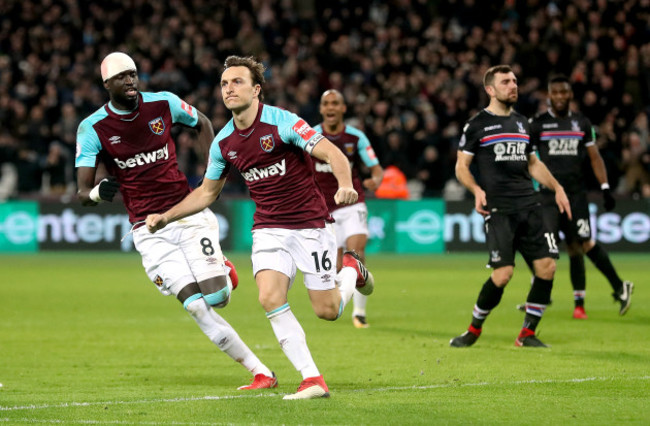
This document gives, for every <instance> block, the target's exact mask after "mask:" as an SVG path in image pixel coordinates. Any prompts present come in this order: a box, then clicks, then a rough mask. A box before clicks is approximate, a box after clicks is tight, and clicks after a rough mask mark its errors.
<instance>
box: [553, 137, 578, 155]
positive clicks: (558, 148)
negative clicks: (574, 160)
mask: <svg viewBox="0 0 650 426" xmlns="http://www.w3.org/2000/svg"><path fill="white" fill-rule="evenodd" d="M579 142H580V141H579V140H578V139H568V138H561V139H551V140H550V141H549V142H548V154H549V155H571V156H576V155H578V144H579Z"/></svg>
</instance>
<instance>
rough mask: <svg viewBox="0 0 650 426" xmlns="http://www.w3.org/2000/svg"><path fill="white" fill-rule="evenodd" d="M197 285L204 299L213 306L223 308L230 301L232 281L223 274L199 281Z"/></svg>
mask: <svg viewBox="0 0 650 426" xmlns="http://www.w3.org/2000/svg"><path fill="white" fill-rule="evenodd" d="M199 287H200V288H201V292H202V293H203V298H204V299H205V301H206V302H207V303H208V305H210V306H212V307H214V308H223V307H225V306H226V305H228V303H229V302H230V293H231V292H232V281H230V279H229V278H228V277H227V276H225V275H220V276H216V277H213V278H209V279H207V280H204V281H201V282H200V283H199Z"/></svg>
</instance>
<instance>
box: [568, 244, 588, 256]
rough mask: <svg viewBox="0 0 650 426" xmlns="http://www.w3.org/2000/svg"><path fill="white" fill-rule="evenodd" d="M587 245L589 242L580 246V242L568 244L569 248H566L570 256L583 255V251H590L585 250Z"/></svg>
mask: <svg viewBox="0 0 650 426" xmlns="http://www.w3.org/2000/svg"><path fill="white" fill-rule="evenodd" d="M585 244H587V242H585V243H582V244H580V243H578V242H573V243H571V244H567V246H566V251H567V254H568V255H569V256H578V255H581V254H582V253H583V251H588V250H587V249H585Z"/></svg>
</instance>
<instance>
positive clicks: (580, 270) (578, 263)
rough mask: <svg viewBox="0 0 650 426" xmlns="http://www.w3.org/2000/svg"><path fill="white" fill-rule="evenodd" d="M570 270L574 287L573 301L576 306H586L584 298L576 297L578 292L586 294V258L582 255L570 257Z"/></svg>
mask: <svg viewBox="0 0 650 426" xmlns="http://www.w3.org/2000/svg"><path fill="white" fill-rule="evenodd" d="M569 269H570V274H571V285H572V286H573V300H574V302H575V305H576V306H584V304H585V299H584V297H579V296H576V292H582V293H579V294H584V291H585V288H586V287H587V283H586V280H585V258H584V257H583V256H582V255H581V254H578V255H575V256H569Z"/></svg>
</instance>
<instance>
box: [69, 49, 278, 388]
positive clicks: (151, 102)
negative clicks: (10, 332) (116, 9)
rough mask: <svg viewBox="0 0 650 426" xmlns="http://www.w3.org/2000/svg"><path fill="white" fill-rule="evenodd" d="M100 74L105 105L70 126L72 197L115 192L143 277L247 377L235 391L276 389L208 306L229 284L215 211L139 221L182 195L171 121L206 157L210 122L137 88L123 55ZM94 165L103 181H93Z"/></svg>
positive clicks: (167, 97) (96, 197)
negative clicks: (73, 137) (153, 222)
mask: <svg viewBox="0 0 650 426" xmlns="http://www.w3.org/2000/svg"><path fill="white" fill-rule="evenodd" d="M101 75H102V80H103V81H104V87H105V88H106V90H107V91H108V94H109V97H110V102H108V103H107V104H105V105H104V106H102V107H101V108H100V109H98V110H97V111H95V112H94V113H93V114H91V115H90V116H89V117H88V118H86V119H85V120H83V121H82V122H81V124H80V125H79V129H78V131H77V154H76V160H75V163H76V167H77V184H78V187H79V192H78V197H79V199H80V200H81V202H82V204H83V205H84V206H96V205H97V204H98V203H100V202H104V201H113V198H114V197H115V194H116V193H117V191H118V190H119V191H120V192H121V193H122V198H123V199H124V204H125V206H126V210H127V211H128V213H129V220H130V221H131V223H132V224H133V228H132V230H133V241H134V243H135V248H136V249H137V250H138V252H140V254H141V255H142V264H143V266H144V268H145V270H146V273H147V275H148V276H149V279H150V280H151V281H152V282H153V283H154V284H155V285H156V287H157V288H158V290H160V292H161V293H162V294H164V295H170V294H173V295H174V296H175V297H176V298H177V299H178V301H179V302H181V303H182V304H183V307H184V308H185V310H186V311H187V312H188V313H189V314H190V316H191V317H192V318H193V319H194V321H196V323H197V324H198V326H199V328H201V331H203V333H205V335H206V336H208V338H209V339H210V340H211V341H212V342H213V343H214V344H215V345H217V347H218V348H219V349H221V350H222V351H223V352H225V353H226V354H228V355H229V356H230V357H231V358H232V359H234V360H235V361H237V362H238V363H240V364H241V365H242V366H244V367H245V368H246V369H248V370H249V371H250V372H251V373H252V374H253V382H252V383H251V384H250V385H246V386H242V387H240V389H260V388H272V387H276V386H277V379H276V378H275V375H274V374H273V372H271V370H269V369H268V368H267V367H266V365H264V364H263V363H262V362H261V361H260V360H259V359H258V358H257V356H255V354H254V353H253V352H252V351H251V350H250V349H249V348H248V346H246V344H245V343H244V342H243V341H242V339H241V338H240V337H239V335H238V334H237V332H236V331H235V330H234V329H233V328H232V327H231V326H230V324H228V323H227V322H226V320H225V319H223V318H222V317H221V316H220V315H219V314H217V313H216V312H215V311H214V310H213V309H212V308H213V307H214V308H222V307H224V306H226V305H227V304H228V302H229V301H230V292H231V289H232V288H234V286H236V284H237V276H236V273H235V271H234V269H232V268H233V266H232V264H231V263H230V262H228V261H227V260H226V259H225V257H224V256H223V254H222V253H221V247H220V246H219V223H218V222H217V219H216V217H215V215H214V214H213V213H212V212H211V211H210V210H209V209H208V208H207V206H206V208H203V209H200V210H197V211H196V212H195V214H193V215H192V216H190V217H188V218H186V219H185V220H184V221H182V222H178V223H175V224H174V225H173V226H169V227H168V228H166V229H165V230H164V231H162V232H158V233H156V234H153V235H152V234H151V233H149V232H148V231H147V228H146V227H144V226H142V225H144V219H145V217H146V216H147V215H148V214H150V213H153V212H157V211H161V210H165V209H167V208H169V207H171V206H173V205H174V204H176V203H177V202H179V201H180V200H182V199H183V198H184V197H185V196H186V195H187V194H189V193H190V187H189V184H188V182H187V178H186V177H185V176H184V175H183V174H182V173H181V172H180V170H179V169H178V162H177V160H176V149H175V144H174V140H173V139H172V137H171V128H172V126H173V125H175V124H180V125H183V126H187V127H191V128H195V129H196V130H197V133H198V141H199V143H200V144H201V145H202V147H203V149H204V150H205V152H206V154H207V151H208V147H209V145H210V141H211V140H212V138H213V137H214V130H213V129H212V124H211V123H210V120H208V118H207V117H206V116H205V115H204V114H203V113H201V112H200V111H198V110H197V109H196V108H194V107H193V106H191V105H189V104H187V103H185V102H184V101H182V100H181V99H180V98H178V97H177V96H176V95H174V94H172V93H169V92H159V93H149V92H139V91H138V74H137V69H136V65H135V62H134V61H133V59H131V57H130V56H128V55H127V54H125V53H121V52H114V53H111V54H110V55H108V56H106V58H105V59H104V60H103V62H102V64H101ZM100 163H102V164H103V165H104V167H105V168H106V170H107V171H108V173H109V174H110V175H111V178H107V179H103V180H102V181H101V182H99V184H97V185H95V177H96V173H97V166H98V165H99V164H100ZM229 274H230V277H229Z"/></svg>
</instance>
